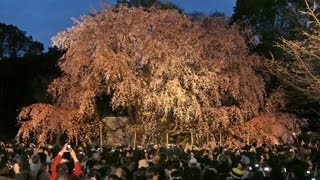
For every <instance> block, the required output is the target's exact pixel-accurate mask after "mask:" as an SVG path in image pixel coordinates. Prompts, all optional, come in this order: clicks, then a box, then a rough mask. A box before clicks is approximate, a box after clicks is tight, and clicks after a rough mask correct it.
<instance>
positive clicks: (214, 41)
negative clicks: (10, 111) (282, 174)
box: [18, 6, 299, 141]
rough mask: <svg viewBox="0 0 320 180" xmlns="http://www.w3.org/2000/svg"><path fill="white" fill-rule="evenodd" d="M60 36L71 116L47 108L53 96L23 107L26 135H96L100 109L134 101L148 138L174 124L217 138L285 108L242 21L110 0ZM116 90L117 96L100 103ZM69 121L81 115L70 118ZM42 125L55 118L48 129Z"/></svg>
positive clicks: (55, 88) (64, 107) (61, 86)
mask: <svg viewBox="0 0 320 180" xmlns="http://www.w3.org/2000/svg"><path fill="white" fill-rule="evenodd" d="M53 44H54V45H57V46H58V47H60V48H61V49H65V50H66V53H65V55H64V56H63V58H62V59H61V60H60V62H59V67H60V69H61V70H62V72H63V73H62V76H61V77H59V78H56V79H55V80H54V81H53V82H52V84H51V85H50V86H49V88H48V91H49V93H50V94H51V95H52V96H53V98H54V101H53V104H52V106H53V107H54V108H53V109H55V110H56V113H59V112H64V114H65V115H66V117H67V118H68V119H65V118H64V115H62V116H55V117H53V116H42V115H41V114H43V113H44V114H45V112H46V111H48V112H47V113H48V114H49V113H50V112H51V109H50V108H46V106H45V105H43V104H40V105H37V104H36V105H31V106H29V107H26V108H23V109H22V112H21V113H20V115H19V117H18V118H19V120H20V122H21V124H22V128H21V129H20V133H19V135H22V136H23V137H24V138H26V137H28V136H27V134H30V132H31V133H32V132H33V133H34V135H35V136H36V138H37V139H39V140H40V141H42V140H43V139H44V138H43V136H42V137H40V135H41V134H44V135H46V136H45V137H46V138H48V137H49V136H48V134H51V133H52V132H54V133H61V134H63V133H64V132H66V133H67V135H68V136H69V139H74V138H79V139H83V140H88V139H90V138H91V136H93V134H92V133H93V132H96V131H92V129H94V128H97V127H95V126H94V125H98V124H100V122H99V120H101V119H102V118H103V117H101V116H102V115H103V113H101V112H99V111H98V109H106V107H108V106H112V108H113V109H114V110H115V111H117V110H119V109H125V110H126V112H127V113H128V116H129V117H130V124H129V126H131V127H134V128H136V129H138V130H139V133H138V137H139V138H140V139H141V140H142V141H144V140H146V141H148V140H150V139H151V138H153V139H156V140H157V141H160V140H161V138H162V137H163V136H164V135H165V134H166V133H189V134H196V135H197V136H198V137H199V138H204V137H206V136H210V137H212V138H213V137H216V136H217V134H219V132H220V131H229V129H230V128H232V127H235V126H238V125H239V124H240V123H244V122H246V121H249V120H251V119H252V118H255V117H258V116H260V115H263V114H264V113H266V112H268V113H275V111H277V110H278V109H277V108H274V107H273V105H274V104H277V103H276V102H272V103H269V104H268V102H269V96H270V97H272V92H271V93H270V92H269V93H268V94H266V92H265V91H266V90H265V84H264V81H263V79H262V76H261V75H260V74H259V73H258V71H259V69H260V68H262V67H263V64H262V63H261V59H262V58H261V57H259V56H256V55H254V54H251V53H250V52H249V50H248V48H247V46H246V43H245V38H244V37H243V36H242V34H241V33H240V32H239V31H238V27H237V26H236V25H228V23H227V22H226V21H225V19H223V18H212V17H204V18H200V19H199V20H193V19H192V18H190V17H189V16H188V15H186V14H183V13H180V12H178V11H176V10H159V9H156V8H151V9H148V10H146V9H143V8H134V7H132V8H129V7H126V6H120V7H117V8H110V7H106V8H105V9H103V10H102V11H101V12H97V13H94V14H91V15H87V16H83V17H82V18H81V19H79V20H76V24H75V25H74V26H72V27H71V28H69V29H68V30H66V31H64V32H61V33H59V34H58V35H56V36H55V37H54V38H53ZM106 95H107V96H110V97H111V100H110V101H109V102H105V104H102V105H101V104H99V103H97V101H96V99H97V98H99V97H102V96H106ZM275 100H276V101H279V102H282V99H281V98H277V99H275ZM99 106H103V107H102V108H101V107H99ZM270 106H271V107H270ZM49 107H51V105H49ZM270 109H272V110H273V111H270ZM68 111H70V112H71V111H72V112H74V111H76V113H68ZM101 114H102V115H101ZM71 115H74V116H73V117H71ZM25 119H27V120H30V121H27V122H25V121H24V120H25ZM65 120H67V121H70V122H71V123H68V124H67V125H66V126H60V124H61V123H62V122H63V121H65ZM38 122H42V123H38ZM44 122H45V123H44ZM288 122H289V121H288ZM293 123H294V121H291V123H289V124H293ZM41 124H46V125H45V126H43V128H41V131H42V132H41V133H38V132H37V131H38V129H39V127H38V126H39V125H41ZM47 127H50V128H47ZM57 127H61V128H57ZM298 129H299V127H298ZM252 130H255V129H252ZM74 132H76V133H74ZM195 132H196V133H195ZM290 133H291V129H289V130H287V134H290ZM248 134H250V135H252V134H254V133H248ZM151 136H152V137H151Z"/></svg>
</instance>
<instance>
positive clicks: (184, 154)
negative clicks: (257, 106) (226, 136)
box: [0, 142, 320, 180]
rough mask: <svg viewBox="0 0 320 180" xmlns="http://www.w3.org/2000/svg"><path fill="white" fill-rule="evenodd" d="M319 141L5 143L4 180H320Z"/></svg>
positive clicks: (0, 165)
mask: <svg viewBox="0 0 320 180" xmlns="http://www.w3.org/2000/svg"><path fill="white" fill-rule="evenodd" d="M319 157H320V153H319V144H318V143H317V142H315V143H303V142H302V143H299V144H295V145H281V146H278V145H273V146H270V145H266V144H262V145H256V144H252V145H247V146H245V147H241V148H240V147H233V148H228V147H216V148H214V149H209V148H208V149H188V150H184V149H182V147H180V146H178V145H171V146H167V147H161V146H159V145H149V146H145V147H142V146H138V147H131V146H120V147H108V146H106V147H95V146H85V145H83V146H77V147H76V146H73V145H70V144H64V145H63V146H62V147H61V146H52V145H43V144H42V145H35V144H32V143H31V144H26V143H13V142H11V143H8V142H7V143H4V142H1V144H0V159H1V160H0V179H1V180H2V179H3V180H5V179H17V180H69V179H80V180H82V179H85V180H100V179H102V180H114V179H116V180H117V179H123V180H130V179H133V180H145V179H152V180H157V179H159V180H169V179H170V180H171V179H184V180H198V179H199V180H202V179H203V180H211V179H213V180H226V179H255V180H256V179H257V180H259V179H298V180H300V179H302V180H303V179H312V180H314V179H319V177H320V176H319V175H320V174H319V173H320V159H319Z"/></svg>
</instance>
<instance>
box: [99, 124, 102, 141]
mask: <svg viewBox="0 0 320 180" xmlns="http://www.w3.org/2000/svg"><path fill="white" fill-rule="evenodd" d="M99 129H100V131H99V132H100V133H99V135H100V147H102V123H100V128H99Z"/></svg>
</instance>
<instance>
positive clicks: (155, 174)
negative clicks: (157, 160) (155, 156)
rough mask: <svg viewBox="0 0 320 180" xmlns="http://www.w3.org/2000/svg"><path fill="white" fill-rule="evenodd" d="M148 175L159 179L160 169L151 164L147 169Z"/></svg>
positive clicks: (150, 177)
mask: <svg viewBox="0 0 320 180" xmlns="http://www.w3.org/2000/svg"><path fill="white" fill-rule="evenodd" d="M146 176H147V178H148V179H152V180H154V179H158V177H159V176H160V169H159V168H158V167H156V166H149V167H148V168H147V171H146Z"/></svg>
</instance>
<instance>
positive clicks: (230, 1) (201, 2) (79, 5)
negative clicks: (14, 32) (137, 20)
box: [0, 0, 236, 47]
mask: <svg viewBox="0 0 320 180" xmlns="http://www.w3.org/2000/svg"><path fill="white" fill-rule="evenodd" d="M100 2H101V0H76V1H75V0H0V22H3V23H6V24H13V25H15V26H17V27H18V28H19V29H21V30H23V31H26V32H27V35H31V36H32V37H33V39H35V40H37V41H40V42H42V43H44V45H45V47H48V46H50V45H51V42H50V37H52V36H53V35H55V34H57V33H58V32H60V31H63V30H65V29H66V28H68V27H70V26H71V25H72V21H71V17H79V16H80V15H83V14H86V13H89V12H90V11H91V10H92V8H94V7H100V4H101V3H100ZM107 2H110V3H111V4H114V3H115V2H116V0H111V1H110V0H109V1H107ZM171 2H174V3H175V4H176V5H178V6H179V7H180V8H182V9H183V10H185V11H186V12H192V11H201V12H205V13H210V12H215V11H220V12H224V13H226V14H227V15H228V16H230V15H232V12H233V7H234V6H235V2H236V0H172V1H171Z"/></svg>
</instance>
